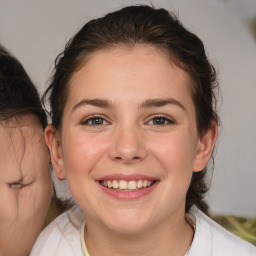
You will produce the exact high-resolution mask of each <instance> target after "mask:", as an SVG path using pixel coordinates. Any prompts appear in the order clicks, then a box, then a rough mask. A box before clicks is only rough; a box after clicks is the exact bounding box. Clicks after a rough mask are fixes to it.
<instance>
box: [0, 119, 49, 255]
mask: <svg viewBox="0 0 256 256" xmlns="http://www.w3.org/2000/svg"><path fill="white" fill-rule="evenodd" d="M48 162H49V154H48V152H47V148H46V145H45V142H44V133H43V129H42V127H41V125H40V123H39V121H38V120H37V118H36V117H35V116H33V115H30V114H26V115H23V116H21V117H18V118H17V119H16V118H13V119H12V120H10V121H8V122H1V124H0V205H1V210H0V255H12V256H14V255H19V256H21V255H28V253H29V251H30V250H31V248H32V246H33V244H34V242H35V240H36V238H37V236H38V234H39V233H40V231H41V228H42V224H43V221H44V218H45V215H46V212H47V209H48V207H49V203H50V198H51V194H52V187H51V180H50V172H49V169H48Z"/></svg>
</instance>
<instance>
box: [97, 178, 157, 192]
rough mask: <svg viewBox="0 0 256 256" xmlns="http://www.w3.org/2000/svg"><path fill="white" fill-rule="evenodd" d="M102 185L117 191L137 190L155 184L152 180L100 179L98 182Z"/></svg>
mask: <svg viewBox="0 0 256 256" xmlns="http://www.w3.org/2000/svg"><path fill="white" fill-rule="evenodd" d="M99 183H100V184H101V185H102V186H103V187H106V188H109V189H114V190H118V191H123V192H125V191H129V192H130V191H138V190H141V189H145V188H149V187H151V186H153V185H154V184H155V181H154V180H130V181H126V180H101V181H100V182H99Z"/></svg>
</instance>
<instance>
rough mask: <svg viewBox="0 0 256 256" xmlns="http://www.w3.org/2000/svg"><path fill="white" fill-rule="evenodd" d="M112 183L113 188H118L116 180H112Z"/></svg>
mask: <svg viewBox="0 0 256 256" xmlns="http://www.w3.org/2000/svg"><path fill="white" fill-rule="evenodd" d="M112 185H113V188H118V182H117V181H116V180H113V183H112Z"/></svg>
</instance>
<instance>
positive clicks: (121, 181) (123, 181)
mask: <svg viewBox="0 0 256 256" xmlns="http://www.w3.org/2000/svg"><path fill="white" fill-rule="evenodd" d="M119 188H120V189H127V188H128V185H127V182H126V181H125V180H120V181H119Z"/></svg>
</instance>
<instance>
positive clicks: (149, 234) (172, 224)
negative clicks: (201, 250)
mask: <svg viewBox="0 0 256 256" xmlns="http://www.w3.org/2000/svg"><path fill="white" fill-rule="evenodd" d="M86 226H87V227H86V229H85V243H86V246H87V249H88V252H89V253H90V256H99V255H105V256H117V255H123V256H128V255H129V256H130V255H133V256H137V255H138V256H142V255H143V256H151V255H159V252H161V255H162V256H169V255H177V256H184V254H185V253H186V251H187V250H188V248H189V247H190V245H191V243H192V239H193V234H194V231H193V229H192V227H191V226H190V225H189V224H188V223H187V222H186V220H185V215H184V216H182V218H176V219H173V218H172V219H171V221H170V220H168V219H165V220H164V221H162V222H161V223H158V224H157V225H156V226H154V227H150V229H147V230H143V231H141V232H139V233H136V234H134V233H133V234H120V233H116V232H113V231H112V230H110V229H108V228H106V227H98V226H97V224H96V225H95V224H94V223H90V222H89V223H88V224H87V225H86Z"/></svg>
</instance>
